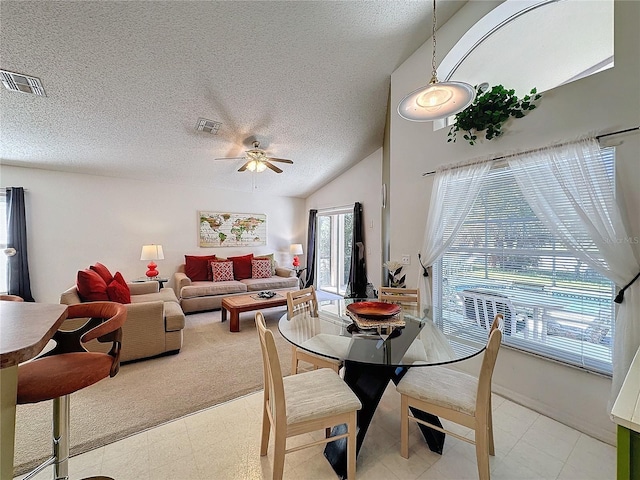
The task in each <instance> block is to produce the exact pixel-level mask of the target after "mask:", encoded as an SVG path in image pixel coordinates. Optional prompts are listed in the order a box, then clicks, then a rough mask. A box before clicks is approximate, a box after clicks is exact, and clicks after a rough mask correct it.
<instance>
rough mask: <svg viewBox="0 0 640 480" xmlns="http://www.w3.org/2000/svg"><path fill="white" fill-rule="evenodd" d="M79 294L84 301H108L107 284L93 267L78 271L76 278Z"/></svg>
mask: <svg viewBox="0 0 640 480" xmlns="http://www.w3.org/2000/svg"><path fill="white" fill-rule="evenodd" d="M76 286H77V287H78V294H79V295H80V299H81V300H82V301H83V302H108V301H109V295H108V294H107V284H106V282H105V281H104V280H103V279H102V277H101V276H100V275H98V274H97V273H96V272H94V271H93V270H91V269H88V268H87V269H85V270H80V271H78V276H77V280H76Z"/></svg>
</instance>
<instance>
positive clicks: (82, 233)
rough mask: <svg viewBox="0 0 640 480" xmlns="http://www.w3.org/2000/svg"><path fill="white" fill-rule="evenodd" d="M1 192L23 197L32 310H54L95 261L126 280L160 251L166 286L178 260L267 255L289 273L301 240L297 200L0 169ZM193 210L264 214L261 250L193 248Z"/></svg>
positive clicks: (195, 230)
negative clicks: (37, 305)
mask: <svg viewBox="0 0 640 480" xmlns="http://www.w3.org/2000/svg"><path fill="white" fill-rule="evenodd" d="M0 184H1V186H2V187H7V186H14V187H24V188H25V189H26V190H27V192H26V193H25V197H26V208H27V238H28V242H29V251H28V255H29V270H30V276H31V288H32V293H33V295H34V297H35V299H36V300H37V301H38V302H51V303H58V301H59V296H60V293H61V292H62V291H63V290H65V289H67V288H68V287H70V286H71V285H73V284H74V283H75V278H76V272H77V271H78V270H80V269H84V268H87V267H88V266H89V265H93V264H94V263H95V262H97V261H99V262H101V263H103V264H105V265H106V266H107V267H108V268H109V269H110V270H111V272H112V273H115V272H116V271H120V272H121V273H122V274H123V276H124V277H125V278H126V279H134V278H137V277H140V276H144V273H145V271H146V270H147V268H146V264H147V263H148V262H146V261H141V260H140V251H141V247H142V245H144V244H150V243H156V244H160V245H162V247H163V250H164V256H165V259H164V260H158V261H157V262H156V263H157V264H158V271H159V272H160V274H161V275H167V276H169V278H172V277H173V274H174V273H175V271H176V268H177V266H178V265H179V264H180V263H184V255H185V254H190V255H205V254H211V253H215V254H219V255H221V256H228V255H234V254H240V253H249V252H256V253H271V252H274V253H276V255H275V258H276V260H277V261H278V262H279V263H281V264H282V265H287V266H289V265H290V263H291V256H290V255H289V244H290V243H292V242H301V241H302V240H303V239H304V238H305V231H304V228H305V225H306V224H305V223H304V210H303V207H304V201H303V200H301V199H294V198H288V197H275V196H270V195H264V194H260V193H241V192H232V191H225V190H221V189H216V188H211V189H207V188H198V187H190V186H184V185H169V184H158V183H151V182H140V181H136V180H125V179H118V178H111V177H98V176H91V175H82V174H73V173H62V172H53V171H47V170H37V169H29V168H20V167H10V166H6V165H4V166H0ZM199 210H207V211H228V212H232V213H264V214H266V215H267V234H268V241H267V245H266V246H264V247H257V248H255V249H248V248H200V247H198V228H199V226H198V223H199V222H198V211H199ZM301 219H302V221H301ZM169 286H173V280H172V281H171V282H170V283H169Z"/></svg>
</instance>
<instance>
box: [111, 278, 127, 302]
mask: <svg viewBox="0 0 640 480" xmlns="http://www.w3.org/2000/svg"><path fill="white" fill-rule="evenodd" d="M116 275H118V274H117V273H116ZM107 295H108V296H109V301H111V302H118V303H131V292H130V291H129V287H128V286H126V285H122V283H120V282H119V281H118V280H116V279H115V277H114V279H113V280H112V281H111V283H110V284H109V285H107Z"/></svg>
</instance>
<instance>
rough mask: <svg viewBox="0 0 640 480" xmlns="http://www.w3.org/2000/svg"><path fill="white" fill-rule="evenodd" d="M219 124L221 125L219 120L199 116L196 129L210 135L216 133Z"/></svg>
mask: <svg viewBox="0 0 640 480" xmlns="http://www.w3.org/2000/svg"><path fill="white" fill-rule="evenodd" d="M220 125H222V123H220V122H216V121H214V120H207V119H206V118H199V119H198V124H197V125H196V130H198V131H199V132H206V133H210V134H211V135H217V134H218V129H219V128H220Z"/></svg>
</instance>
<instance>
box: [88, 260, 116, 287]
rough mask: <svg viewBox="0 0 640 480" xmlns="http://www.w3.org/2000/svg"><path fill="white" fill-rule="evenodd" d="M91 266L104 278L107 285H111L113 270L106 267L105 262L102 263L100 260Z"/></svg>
mask: <svg viewBox="0 0 640 480" xmlns="http://www.w3.org/2000/svg"><path fill="white" fill-rule="evenodd" d="M89 268H90V269H91V270H93V271H94V272H96V273H97V274H98V275H100V276H101V277H102V279H103V280H104V283H106V284H107V285H109V284H110V283H111V282H112V280H113V275H111V272H110V271H109V269H108V268H107V267H105V266H104V265H103V264H101V263H100V262H96V264H95V265H91V266H90V267H89Z"/></svg>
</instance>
